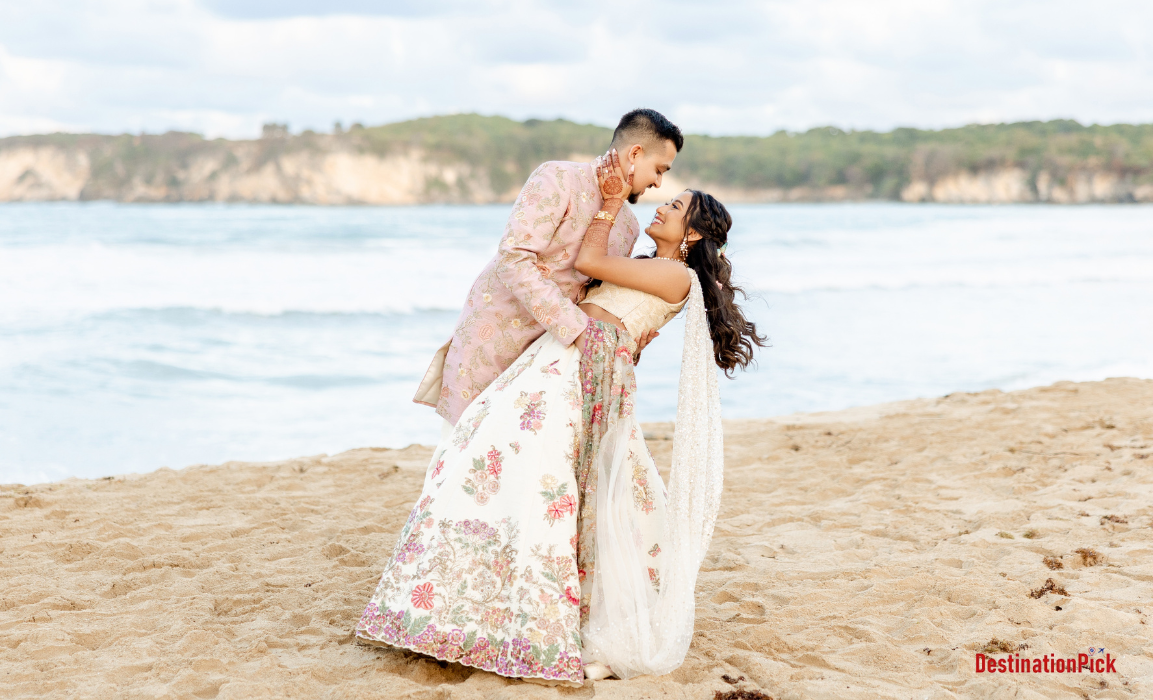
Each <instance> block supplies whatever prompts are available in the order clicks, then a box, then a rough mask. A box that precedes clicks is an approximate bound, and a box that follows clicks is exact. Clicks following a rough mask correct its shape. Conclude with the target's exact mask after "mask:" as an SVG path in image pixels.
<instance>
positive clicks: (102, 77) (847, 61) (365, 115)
mask: <svg viewBox="0 0 1153 700" xmlns="http://www.w3.org/2000/svg"><path fill="white" fill-rule="evenodd" d="M0 13H3V16H4V17H5V18H6V19H5V22H4V23H3V24H0V134H10V133H25V132H27V131H29V130H37V131H38V130H41V129H42V128H64V129H69V130H79V131H86V130H94V131H102V132H120V131H126V130H128V131H136V130H148V131H164V130H167V129H187V130H193V131H200V132H202V133H205V134H207V135H209V136H217V135H224V136H232V137H251V136H255V135H256V134H258V133H259V130H260V125H261V124H262V123H263V122H264V121H282V122H284V121H287V122H289V123H290V124H291V125H292V127H293V128H294V129H296V130H299V129H303V128H313V129H318V130H327V129H328V128H330V127H331V125H332V123H333V122H334V121H336V120H341V121H343V122H344V123H346V124H347V123H350V122H352V121H360V122H363V123H381V122H386V121H394V120H399V119H406V118H411V117H415V116H424V115H429V114H442V113H447V112H456V111H475V112H481V113H486V114H503V115H508V116H511V117H514V118H527V117H540V118H553V117H566V118H570V119H575V120H577V121H585V122H593V123H598V124H604V125H612V124H614V123H615V122H616V119H617V117H618V116H619V115H620V114H621V113H622V112H624V111H626V110H628V109H630V108H632V107H636V106H640V105H643V106H649V107H654V108H656V109H660V110H661V111H663V112H665V113H666V114H667V115H668V116H670V117H671V118H673V119H674V120H675V121H677V122H678V123H679V124H680V125H681V126H682V127H683V128H685V129H686V130H688V131H691V132H705V133H714V134H730V133H742V134H765V133H771V132H773V131H775V130H778V129H782V128H786V129H793V130H798V129H806V128H810V127H813V126H818V125H826V124H832V125H837V126H840V127H843V128H873V129H889V128H892V127H895V126H900V125H913V126H923V127H941V126H951V125H958V124H964V123H968V122H972V121H1012V120H1021V119H1049V118H1058V117H1061V118H1076V119H1080V120H1082V121H1086V122H1104V123H1113V122H1119V121H1130V122H1137V121H1153V103H1151V102H1150V101H1149V100H1147V99H1144V98H1143V96H1144V95H1148V94H1150V92H1151V91H1153V57H1151V56H1150V52H1149V49H1148V48H1147V47H1149V46H1150V45H1151V43H1150V38H1151V37H1150V36H1149V34H1150V32H1151V31H1153V5H1150V4H1148V3H1141V2H1110V1H1109V0H1105V1H1104V2H1099V3H1096V4H1094V5H1092V6H1087V5H1085V4H1084V3H1072V2H1065V1H1064V0H1058V1H1056V2H1035V1H1033V0H1002V1H1001V2H993V1H992V0H969V1H967V2H953V1H949V0H946V1H941V2H932V3H925V2H919V1H918V2H910V1H907V0H875V1H874V2H871V3H860V2H858V1H856V0H823V1H821V2H749V1H743V0H716V1H715V2H710V3H709V4H708V6H707V7H702V6H701V4H700V3H699V2H689V1H687V0H683V1H681V0H678V1H674V2H665V3H660V4H652V3H646V4H640V3H620V2H614V3H609V2H600V1H599V0H593V2H589V3H567V2H560V1H559V0H546V1H543V2H539V1H538V2H527V1H518V0H500V1H487V0H475V1H473V2H467V3H466V2H457V1H456V0H424V1H419V2H418V1H416V0H411V1H409V0H405V1H404V2H383V3H379V2H367V1H363V2H362V1H359V0H331V1H330V2H325V3H320V2H306V1H304V0H289V1H285V2H253V1H248V2H223V1H222V0H203V1H200V2H198V1H197V0H167V1H163V0H103V1H102V2H95V1H94V0H92V1H87V0H72V1H66V0H44V1H43V2H37V3H19V2H11V1H9V0H0Z"/></svg>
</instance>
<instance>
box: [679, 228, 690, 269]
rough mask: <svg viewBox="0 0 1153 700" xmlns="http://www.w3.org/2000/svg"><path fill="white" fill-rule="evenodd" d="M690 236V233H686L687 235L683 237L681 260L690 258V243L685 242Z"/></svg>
mask: <svg viewBox="0 0 1153 700" xmlns="http://www.w3.org/2000/svg"><path fill="white" fill-rule="evenodd" d="M688 237H689V234H687V233H686V234H685V237H684V238H682V239H681V262H684V261H686V260H688V259H689V244H688V243H686V242H685V241H686V240H688Z"/></svg>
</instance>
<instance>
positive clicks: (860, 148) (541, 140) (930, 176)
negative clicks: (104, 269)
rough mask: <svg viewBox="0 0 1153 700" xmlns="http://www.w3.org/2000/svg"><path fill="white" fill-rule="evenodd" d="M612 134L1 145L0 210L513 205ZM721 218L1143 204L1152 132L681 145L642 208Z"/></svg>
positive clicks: (1013, 127)
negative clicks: (869, 207) (742, 210)
mask: <svg viewBox="0 0 1153 700" xmlns="http://www.w3.org/2000/svg"><path fill="white" fill-rule="evenodd" d="M610 136H611V130H610V129H607V128H603V127H597V126H591V125H581V124H575V123H573V122H568V121H565V120H554V121H540V120H528V121H525V122H517V121H513V120H510V119H505V118H502V117H483V116H479V115H470V114H464V115H451V116H443V117H431V118H426V119H417V120H412V121H408V122H399V123H396V124H387V125H384V126H378V127H371V128H365V127H361V126H359V125H354V126H353V128H352V129H350V130H348V131H343V130H339V129H338V130H336V131H334V133H331V134H319V133H314V132H311V131H306V132H304V133H302V134H297V135H290V134H289V133H288V130H287V128H286V127H283V126H279V125H268V126H267V127H266V128H265V132H264V135H263V137H262V138H260V139H254V140H250V141H231V140H225V139H212V140H208V139H204V138H203V137H201V136H199V135H197V134H190V133H181V132H169V133H166V134H157V135H115V136H107V135H96V134H49V135H41V136H14V137H9V138H4V139H0V202H14V201H55V200H100V199H104V200H116V201H121V202H268V203H286V204H287V203H301V204H326V205H342V204H391V205H407V204H428V203H462V204H464V203H468V204H483V203H500V202H511V201H512V200H513V199H514V198H515V197H516V194H517V191H518V188H519V187H520V185H521V184H522V183H523V182H524V180H525V178H526V177H527V176H528V174H529V173H530V172H531V170H532V168H533V167H535V166H536V165H537V164H539V163H540V162H543V161H545V160H552V159H589V158H591V157H592V156H593V155H594V154H597V153H599V152H601V151H602V150H603V149H604V147H605V146H606V144H607V143H608V141H609V138H610ZM687 186H691V187H698V188H704V189H708V190H709V191H711V192H713V193H715V194H717V195H718V196H719V197H720V198H721V199H722V200H724V201H726V202H830V201H862V200H889V201H905V202H942V203H973V204H976V203H1014V202H1052V203H1061V204H1067V203H1093V202H1153V125H1139V126H1130V125H1113V126H1082V125H1080V124H1078V123H1076V122H1072V121H1051V122H1023V123H1018V124H994V125H971V126H966V127H961V128H958V129H946V130H941V131H923V130H917V129H896V130H894V131H891V132H884V133H879V132H869V131H863V132H845V131H841V130H839V129H835V128H821V129H812V130H810V131H807V132H804V133H790V132H778V133H777V134H773V135H772V136H768V137H710V136H688V137H687V138H686V144H685V148H684V150H683V151H682V152H681V154H680V156H679V157H678V158H677V161H676V164H675V167H674V170H673V171H672V172H671V173H670V175H669V177H667V178H666V184H665V187H663V188H662V189H661V191H650V193H648V196H647V199H650V200H654V199H659V198H662V197H665V196H667V195H668V194H669V193H671V192H674V191H679V190H680V189H682V188H683V187H687Z"/></svg>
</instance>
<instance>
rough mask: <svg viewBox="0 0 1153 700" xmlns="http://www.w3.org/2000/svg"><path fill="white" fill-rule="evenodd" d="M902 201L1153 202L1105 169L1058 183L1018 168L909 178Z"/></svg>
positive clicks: (1151, 195)
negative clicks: (926, 177)
mask: <svg viewBox="0 0 1153 700" xmlns="http://www.w3.org/2000/svg"><path fill="white" fill-rule="evenodd" d="M901 200H902V201H905V202H948V203H955V204H977V203H980V204H1002V203H1011V202H1052V203H1056V204H1088V203H1091V202H1153V185H1151V184H1139V183H1136V182H1134V180H1133V178H1131V177H1125V176H1124V175H1122V174H1118V173H1114V172H1110V171H1107V170H1077V171H1074V172H1072V173H1069V174H1067V175H1066V176H1065V177H1063V178H1061V179H1058V178H1056V177H1054V176H1053V175H1052V174H1051V173H1050V172H1049V171H1047V170H1041V171H1040V172H1038V173H1036V174H1035V175H1031V174H1030V173H1028V172H1027V171H1025V170H1024V169H1022V168H1013V167H1009V168H999V169H995V170H986V171H981V172H975V173H974V172H969V171H967V170H965V171H961V172H956V173H948V174H946V175H944V176H941V177H938V178H935V179H933V180H929V179H914V180H913V181H912V182H910V183H909V184H908V185H906V186H905V187H904V188H903V189H902V190H901Z"/></svg>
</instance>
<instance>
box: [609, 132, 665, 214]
mask: <svg viewBox="0 0 1153 700" xmlns="http://www.w3.org/2000/svg"><path fill="white" fill-rule="evenodd" d="M676 157H677V147H676V146H674V145H673V142H672V141H667V140H661V141H658V142H656V143H650V144H648V146H647V147H646V146H645V145H643V144H639V143H638V144H635V145H634V146H632V147H631V148H629V151H628V160H629V161H630V163H629V165H632V166H633V191H632V194H630V195H629V202H630V203H631V204H636V203H637V197H640V196H641V195H642V194H644V192H645V190H647V189H648V188H650V187H660V186H661V180H662V179H663V178H664V174H665V173H666V172H668V170H669V168H671V167H673V161H674V160H676ZM622 165H624V167H625V172H626V173H627V172H628V165H625V164H623V163H622Z"/></svg>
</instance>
